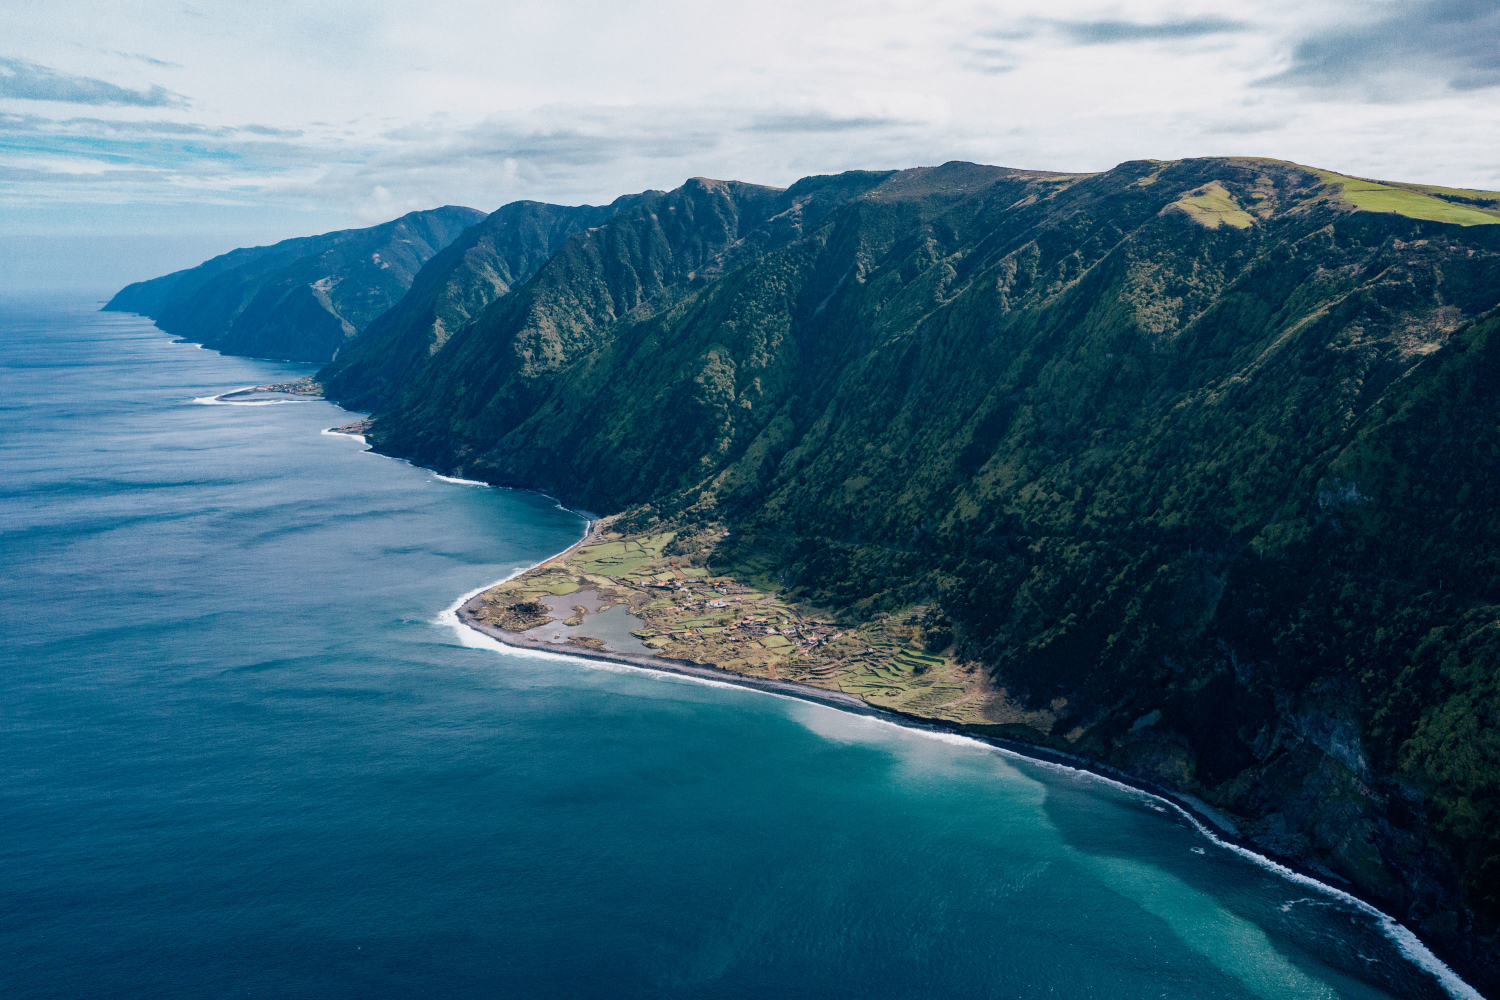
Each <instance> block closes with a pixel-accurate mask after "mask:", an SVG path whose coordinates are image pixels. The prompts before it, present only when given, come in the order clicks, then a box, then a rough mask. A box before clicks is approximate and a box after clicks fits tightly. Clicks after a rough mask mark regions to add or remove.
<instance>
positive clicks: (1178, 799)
mask: <svg viewBox="0 0 1500 1000" xmlns="http://www.w3.org/2000/svg"><path fill="white" fill-rule="evenodd" d="M324 433H328V431H325V432H324ZM559 506H561V505H559ZM600 523H601V522H600V521H598V520H585V529H584V532H583V534H582V536H581V537H580V538H579V539H578V541H576V542H574V543H573V544H572V545H570V546H568V547H567V548H566V549H563V550H562V551H560V552H557V553H555V554H554V555H552V556H549V557H548V558H546V559H543V560H541V561H540V562H538V563H537V564H536V565H535V566H531V567H525V568H523V569H518V570H516V572H515V573H512V574H511V575H510V576H507V577H506V578H505V579H504V580H497V581H495V582H494V583H491V584H488V585H486V586H483V587H480V588H478V589H476V590H474V591H472V592H470V593H468V594H465V595H464V596H463V597H461V598H459V600H458V601H456V602H455V603H454V604H453V605H452V606H450V608H449V609H448V613H450V614H452V615H453V620H452V622H450V623H449V624H452V625H454V627H455V628H467V629H469V630H471V631H473V632H475V633H478V634H479V635H482V636H484V637H485V638H487V639H490V640H492V641H494V642H498V643H500V644H502V645H504V646H507V647H510V648H512V649H517V650H524V651H526V652H534V653H542V654H545V655H552V656H561V657H577V658H579V659H583V660H593V661H596V662H600V663H610V664H614V665H616V666H623V667H629V668H634V669H637V670H646V671H655V672H659V673H665V674H673V675H676V676H681V677H687V678H690V679H694V680H699V681H707V682H710V683H714V684H727V685H730V686H733V687H739V688H745V689H748V690H752V691H759V692H761V693H764V694H771V695H779V696H781V697H784V698H795V699H797V700H799V701H806V702H810V703H813V704H818V705H824V706H826V707H829V708H834V709H837V710H840V711H844V712H849V713H851V714H854V715H862V716H866V717H868V718H873V719H877V720H880V721H883V722H885V723H887V724H889V725H893V726H899V727H901V728H903V729H908V730H912V731H916V732H923V733H927V734H929V735H943V736H950V737H957V738H960V739H965V740H972V741H973V742H975V743H978V744H981V745H983V746H987V747H989V748H991V749H994V750H997V751H999V752H1000V753H1002V754H1005V755H1007V756H1012V757H1017V758H1020V759H1023V760H1028V761H1031V762H1033V763H1037V764H1042V765H1044V766H1048V767H1054V768H1060V769H1063V770H1068V771H1073V772H1079V773H1083V774H1087V775H1090V776H1091V777H1093V778H1094V779H1095V780H1098V781H1102V782H1105V783H1108V784H1112V785H1115V786H1117V787H1120V788H1125V789H1129V790H1131V791H1134V792H1138V793H1140V794H1143V795H1147V796H1149V797H1151V798H1154V799H1157V800H1159V801H1161V802H1163V803H1165V804H1166V805H1168V806H1170V807H1172V808H1173V809H1175V810H1176V811H1177V812H1178V813H1180V814H1181V815H1182V816H1183V817H1184V818H1185V819H1186V820H1187V821H1188V822H1189V823H1191V824H1192V825H1193V826H1194V827H1195V828H1196V829H1197V831H1198V832H1199V833H1200V834H1202V835H1203V836H1204V837H1206V838H1207V839H1208V840H1210V841H1212V842H1213V843H1214V844H1216V845H1218V846H1220V847H1222V848H1224V849H1225V850H1228V851H1232V852H1233V853H1235V854H1238V855H1240V856H1241V857H1243V858H1245V859H1246V860H1247V861H1250V862H1251V863H1252V864H1255V865H1257V866H1259V867H1261V868H1264V869H1266V870H1268V871H1272V872H1275V873H1276V874H1278V875H1281V876H1282V877H1283V878H1286V879H1288V880H1289V881H1292V882H1295V883H1297V884H1299V885H1303V886H1306V887H1307V888H1310V889H1313V890H1315V891H1317V892H1321V893H1324V894H1326V895H1328V896H1332V897H1333V898H1335V899H1338V900H1340V901H1341V902H1344V903H1347V904H1349V905H1351V906H1353V907H1354V908H1356V909H1358V910H1360V911H1361V912H1363V913H1365V914H1366V915H1367V916H1370V917H1372V918H1373V919H1374V920H1375V921H1376V922H1377V923H1378V924H1379V925H1380V927H1381V930H1382V931H1383V932H1384V934H1385V935H1386V937H1387V938H1389V939H1390V940H1391V942H1392V943H1393V944H1394V945H1395V946H1396V948H1397V950H1398V951H1400V952H1401V954H1403V955H1404V956H1405V957H1406V958H1407V959H1408V960H1409V961H1411V962H1412V963H1413V964H1414V965H1416V966H1418V967H1419V968H1421V969H1422V970H1423V971H1425V972H1427V973H1428V974H1429V975H1431V976H1432V977H1433V978H1434V979H1435V980H1436V981H1437V983H1438V985H1439V987H1440V988H1441V989H1443V991H1444V992H1446V993H1447V994H1448V995H1449V996H1451V997H1454V998H1455V1000H1485V997H1484V995H1483V994H1481V993H1480V992H1479V991H1478V990H1477V989H1475V988H1474V987H1473V986H1471V985H1470V984H1469V983H1468V982H1467V981H1466V980H1465V979H1463V978H1462V977H1461V976H1460V975H1459V974H1458V973H1457V972H1455V971H1454V970H1453V968H1452V967H1451V966H1449V965H1448V963H1446V962H1445V961H1443V960H1442V959H1441V958H1439V957H1438V956H1437V954H1436V953H1435V952H1434V951H1433V950H1432V948H1431V947H1430V946H1429V945H1428V944H1427V942H1425V941H1423V940H1422V938H1421V937H1419V936H1418V935H1417V934H1416V932H1414V931H1412V930H1411V929H1410V928H1408V927H1407V926H1406V925H1405V924H1403V923H1401V922H1400V921H1399V920H1397V919H1396V918H1395V917H1393V916H1391V915H1390V914H1389V913H1386V912H1385V911H1384V910H1382V909H1380V907H1379V906H1378V905H1377V904H1376V903H1374V902H1372V901H1371V900H1369V899H1366V898H1364V897H1363V896H1361V895H1360V894H1359V893H1358V892H1357V891H1356V890H1355V888H1354V887H1353V886H1349V887H1348V888H1341V887H1339V886H1337V885H1331V884H1329V882H1327V881H1325V879H1326V878H1328V876H1327V875H1325V874H1323V873H1320V872H1315V871H1312V870H1310V869H1308V868H1306V867H1305V866H1303V865H1302V864H1301V863H1300V862H1298V861H1297V860H1296V859H1293V858H1287V857H1281V856H1277V855H1274V854H1271V853H1268V852H1266V851H1264V849H1262V848H1260V847H1259V846H1258V845H1256V844H1254V843H1252V842H1250V841H1248V840H1245V839H1244V838H1242V837H1241V836H1240V835H1239V832H1238V830H1237V829H1236V828H1235V826H1234V825H1233V823H1232V822H1231V821H1230V820H1228V819H1227V818H1226V817H1224V816H1221V815H1219V814H1218V812H1217V811H1216V810H1214V809H1213V808H1212V807H1210V806H1208V804H1207V803H1204V802H1201V801H1198V800H1196V799H1194V798H1193V797H1191V796H1184V795H1180V794H1179V793H1176V792H1174V791H1172V790H1171V789H1168V788H1165V787H1162V786H1159V785H1156V784H1155V783H1153V782H1150V781H1146V780H1143V779H1140V778H1137V777H1135V776H1133V775H1130V774H1127V773H1125V772H1122V771H1118V770H1116V769H1115V768H1112V767H1109V766H1108V765H1105V764H1100V763H1098V762H1097V761H1092V760H1088V759H1087V758H1083V757H1078V756H1075V755H1073V754H1069V753H1065V752H1062V751H1057V750H1052V749H1050V748H1047V747H1043V746H1038V745H1036V744H1031V743H1025V742H1022V741H1020V740H1013V739H1007V738H1006V737H1003V736H996V735H993V734H990V733H985V732H983V731H980V730H977V729H975V728H974V727H973V726H970V725H966V724H964V723H959V722H952V721H949V720H945V719H932V718H924V717H922V716H918V715H912V714H909V713H906V712H902V711H899V710H897V709H892V708H885V707H882V706H879V705H871V704H870V703H868V702H866V701H863V700H861V699H859V698H856V697H854V696H853V695H850V694H846V693H844V692H842V691H831V690H828V689H826V688H819V687H814V686H812V685H808V684H800V683H797V682H795V681H788V680H780V679H775V678H768V677H753V676H748V675H745V674H740V673H736V672H735V671H732V670H726V669H724V668H722V667H716V666H713V665H711V664H705V663H695V662H692V661H689V660H679V659H672V658H668V657H661V656H646V655H641V654H636V653H621V652H614V651H603V650H596V649H591V648H589V647H587V646H583V645H578V644H568V645H567V646H565V647H562V648H559V647H560V645H561V644H559V643H553V642H543V641H540V640H536V639H528V638H526V637H525V636H522V635H520V634H519V633H516V632H508V631H506V630H504V629H501V628H499V627H497V626H494V625H490V624H488V623H485V622H482V621H480V620H479V619H478V618H477V617H476V616H475V614H474V609H475V607H476V606H479V605H481V604H482V602H481V600H480V594H482V593H484V592H485V591H487V590H489V589H490V588H492V587H495V586H498V585H499V584H501V583H504V582H507V581H509V580H511V579H513V578H515V577H516V576H519V575H521V574H522V573H526V572H528V571H529V570H531V569H535V568H537V567H540V566H545V565H547V564H548V563H551V562H555V561H558V560H561V559H564V558H566V557H567V556H568V555H569V554H570V553H572V552H573V551H575V550H576V549H578V548H579V547H581V546H583V545H584V544H586V543H587V542H588V541H589V539H590V537H591V536H592V535H593V532H594V530H595V528H596V527H597V526H598V525H599V524H600ZM443 618H446V615H444V616H443ZM440 620H442V619H440Z"/></svg>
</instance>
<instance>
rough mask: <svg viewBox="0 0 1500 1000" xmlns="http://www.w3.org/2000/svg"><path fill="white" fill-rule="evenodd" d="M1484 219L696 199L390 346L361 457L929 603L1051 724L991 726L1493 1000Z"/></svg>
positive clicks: (1165, 201)
mask: <svg viewBox="0 0 1500 1000" xmlns="http://www.w3.org/2000/svg"><path fill="white" fill-rule="evenodd" d="M1497 212H1500V201H1497V200H1496V199H1495V198H1494V197H1493V196H1490V195H1488V194H1486V193H1485V192H1450V191H1446V190H1445V189H1438V188H1418V187H1415V186H1410V185H1381V184H1376V183H1374V182H1368V181H1359V180H1356V179H1353V178H1344V177H1340V176H1338V175H1333V174H1328V173H1326V172H1321V171H1317V170H1312V169H1309V168H1303V167H1299V166H1296V165H1294V164H1288V163H1282V162H1277V161H1269V160H1253V159H1203V160H1183V161H1175V162H1156V161H1137V162H1131V163H1125V164H1122V165H1120V166H1119V167H1117V168H1115V169H1114V170H1111V171H1108V172H1106V173H1102V174H1094V175H1060V174H1047V173H1040V172H1032V171H1017V170H1007V169H1002V168H996V167H983V166H977V165H974V164H961V163H953V164H947V165H944V166H942V167H937V168H930V169H921V170H908V171H901V172H892V173H860V174H850V175H840V176H837V177H831V178H809V179H807V180H805V181H802V182H799V183H798V184H797V185H794V186H793V187H791V188H789V189H787V190H785V191H781V190H776V189H770V188H760V187H755V186H753V185H746V184H735V183H726V182H718V181H703V180H695V181H692V182H690V183H689V184H687V185H685V186H684V187H682V188H680V189H678V190H676V191H673V192H670V193H667V194H665V195H661V196H658V197H655V198H648V199H646V200H644V201H642V202H641V203H639V204H636V205H634V206H631V207H629V208H627V209H626V210H623V211H621V212H620V213H619V214H617V215H615V216H614V217H613V218H612V219H610V220H609V221H608V222H607V223H604V224H602V225H600V226H598V227H597V228H594V229H591V230H588V231H584V232H580V233H577V234H575V235H573V236H572V237H570V238H569V239H568V240H567V241H566V242H565V243H564V244H563V246H562V247H561V249H560V250H558V251H557V253H556V255H555V256H553V257H552V258H551V259H550V260H549V261H547V263H546V264H545V265H543V266H542V267H541V268H540V269H539V270H538V271H537V272H536V274H535V275H534V276H533V277H532V278H531V279H530V280H529V281H527V282H526V283H524V284H522V285H520V286H519V287H515V288H513V289H512V290H511V291H510V292H509V293H508V294H502V295H500V296H498V297H496V298H494V299H493V301H491V302H490V303H489V304H488V305H487V306H486V307H485V308H484V309H483V311H482V312H479V313H478V314H477V315H475V316H474V318H473V320H472V321H471V322H469V323H468V325H466V326H464V327H463V328H462V329H459V330H457V331H452V330H451V329H450V330H447V331H446V332H447V333H448V338H447V340H446V341H445V342H443V343H441V344H437V343H436V342H435V341H428V345H429V354H428V356H427V357H426V358H425V359H423V360H422V363H421V364H420V365H416V366H407V367H405V368H403V369H402V371H403V372H404V375H402V376H401V377H400V378H399V379H397V380H393V383H392V384H391V385H390V386H389V387H388V388H387V389H385V390H384V391H383V393H382V396H381V398H382V399H383V401H384V402H383V404H382V407H381V409H379V410H378V411H377V413H376V420H375V425H374V428H373V430H372V432H371V439H372V441H374V442H375V443H376V445H377V447H379V448H381V449H382V450H384V451H387V452H389V453H392V454H397V455H402V456H407V457H410V458H413V459H414V460H417V461H420V462H423V463H427V464H431V465H434V466H436V467H439V468H442V469H445V470H451V471H455V472H458V473H460V474H462V475H464V476H468V477H473V478H482V479H486V480H488V481H491V482H495V483H503V484H511V485H524V486H537V487H543V488H546V489H548V490H549V491H552V492H555V493H556V494H558V495H560V496H563V497H565V498H568V499H570V500H573V501H575V502H578V503H581V504H586V505H588V506H590V507H593V508H595V509H622V508H627V507H631V506H632V505H641V506H639V507H638V509H637V510H636V511H635V513H634V514H633V517H634V519H635V521H636V523H637V524H640V525H642V526H644V525H646V524H649V523H651V520H652V519H653V518H654V519H657V520H658V521H659V522H669V521H673V520H677V521H682V520H690V521H711V520H712V521H723V522H727V523H728V524H730V525H731V526H732V527H733V528H734V533H733V536H732V538H730V539H729V540H728V541H726V542H725V543H724V544H722V545H721V546H720V547H719V549H718V551H717V552H716V553H715V556H714V558H715V559H717V560H718V561H719V562H720V564H721V565H723V566H725V567H728V568H733V567H736V566H739V567H750V566H754V567H756V568H757V571H759V572H764V571H765V570H766V569H767V568H768V567H769V569H770V571H771V572H772V573H773V574H775V575H779V577H780V579H781V581H782V582H783V583H784V585H785V586H786V587H787V588H789V589H791V590H792V591H793V592H796V593H801V594H803V595H805V596H806V597H808V598H809V599H811V600H815V601H818V602H822V603H826V604H829V605H833V606H838V607H843V608H846V609H848V610H849V612H850V613H852V614H857V615H865V614H872V613H875V612H878V611H881V610H885V609H889V608H892V607H896V606H899V605H902V604H905V603H909V602H913V601H936V602H937V603H938V604H939V606H940V607H941V608H942V610H943V612H944V613H945V615H946V616H947V623H946V624H945V625H943V626H942V627H941V628H938V629H936V630H935V631H937V632H938V633H940V634H947V635H949V636H951V637H952V640H953V641H954V642H955V643H956V644H957V646H958V649H959V651H960V652H961V653H964V654H966V655H968V656H971V657H974V658H977V659H980V660H982V661H983V662H984V663H986V664H987V665H988V666H989V668H990V669H991V670H992V671H993V672H994V675H995V677H996V680H997V683H998V684H1001V685H1003V686H1004V687H1005V688H1006V690H1007V691H1008V692H1009V693H1010V695H1011V696H1012V697H1013V698H1015V699H1016V700H1017V701H1018V702H1019V703H1022V704H1024V705H1026V706H1028V707H1030V708H1031V709H1033V710H1038V711H1042V712H1044V715H1043V716H1033V717H1034V718H1044V719H1050V722H1047V721H1043V722H1042V723H1040V724H1039V725H1038V726H1037V727H1031V728H1029V729H1028V731H1026V732H1021V731H1020V730H1021V729H1023V728H1026V727H1019V726H1010V725H1001V722H1002V720H997V731H1003V732H1006V733H1007V734H1009V735H1013V736H1017V737H1020V738H1026V739H1031V740H1033V741H1036V742H1042V743H1047V744H1049V745H1053V746H1057V747H1059V748H1065V749H1068V750H1070V751H1071V752H1075V753H1081V754H1085V755H1089V756H1092V757H1095V758H1097V759H1100V760H1104V761H1108V762H1110V763H1113V764H1116V765H1118V766H1120V767H1123V768H1126V769H1128V770H1131V771H1132V772H1134V773H1136V774H1139V775H1141V776H1143V777H1148V778H1151V779H1153V780H1156V781H1159V782H1162V783H1163V784H1167V785H1170V786H1172V787H1175V788H1178V789H1180V790H1183V791H1186V792H1190V793H1193V794H1196V795H1200V796H1202V797H1204V798H1205V799H1207V800H1209V801H1210V802H1213V803H1214V804H1216V805H1218V806H1221V807H1223V808H1224V809H1226V810H1228V811H1230V812H1232V813H1233V814H1235V815H1236V816H1238V817H1240V818H1241V819H1242V821H1243V824H1244V830H1245V832H1246V834H1247V836H1250V837H1252V838H1253V839H1255V840H1257V841H1258V842H1259V843H1261V844H1263V845H1265V846H1266V847H1268V848H1270V849H1273V850H1275V851H1277V852H1279V853H1281V854H1284V855H1288V856H1292V857H1296V858H1300V859H1302V860H1303V861H1304V862H1305V863H1307V864H1309V865H1312V866H1314V867H1317V868H1319V869H1320V870H1323V871H1325V872H1327V873H1329V875H1330V876H1331V877H1334V878H1340V879H1345V880H1347V881H1348V882H1349V883H1351V884H1353V885H1354V886H1356V887H1357V888H1359V889H1360V890H1361V891H1363V892H1365V893H1367V894H1369V895H1371V896H1372V897H1375V898H1377V899H1379V900H1380V901H1382V902H1383V903H1384V904H1385V905H1386V906H1388V907H1390V908H1391V909H1392V910H1394V911H1395V912H1397V913H1398V914H1399V915H1400V916H1402V917H1403V919H1406V920H1409V921H1411V922H1413V923H1414V924H1415V925H1416V926H1418V927H1420V928H1421V929H1422V930H1423V931H1424V933H1426V934H1427V935H1428V936H1429V937H1431V938H1432V939H1434V940H1436V941H1438V942H1440V943H1441V944H1442V945H1443V947H1444V948H1445V950H1446V951H1447V952H1448V953H1449V954H1450V955H1456V956H1459V957H1461V958H1462V959H1464V960H1465V961H1467V962H1468V963H1470V964H1471V965H1472V967H1473V968H1475V969H1479V970H1481V974H1482V975H1485V976H1488V977H1490V981H1491V982H1494V981H1495V980H1494V978H1493V977H1494V975H1495V966H1494V938H1493V933H1494V927H1495V921H1496V919H1497V917H1500V891H1497V888H1496V887H1497V886H1500V834H1497V833H1496V832H1495V831H1497V830H1500V787H1497V782H1500V738H1497V737H1496V736H1495V733H1496V728H1495V726H1496V724H1497V723H1500V680H1497V673H1500V312H1497V307H1500V226H1496V225H1493V224H1491V223H1493V222H1495V221H1500V216H1497ZM432 348H436V349H435V350H433V349H432ZM1486 970H1487V971H1486Z"/></svg>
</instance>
